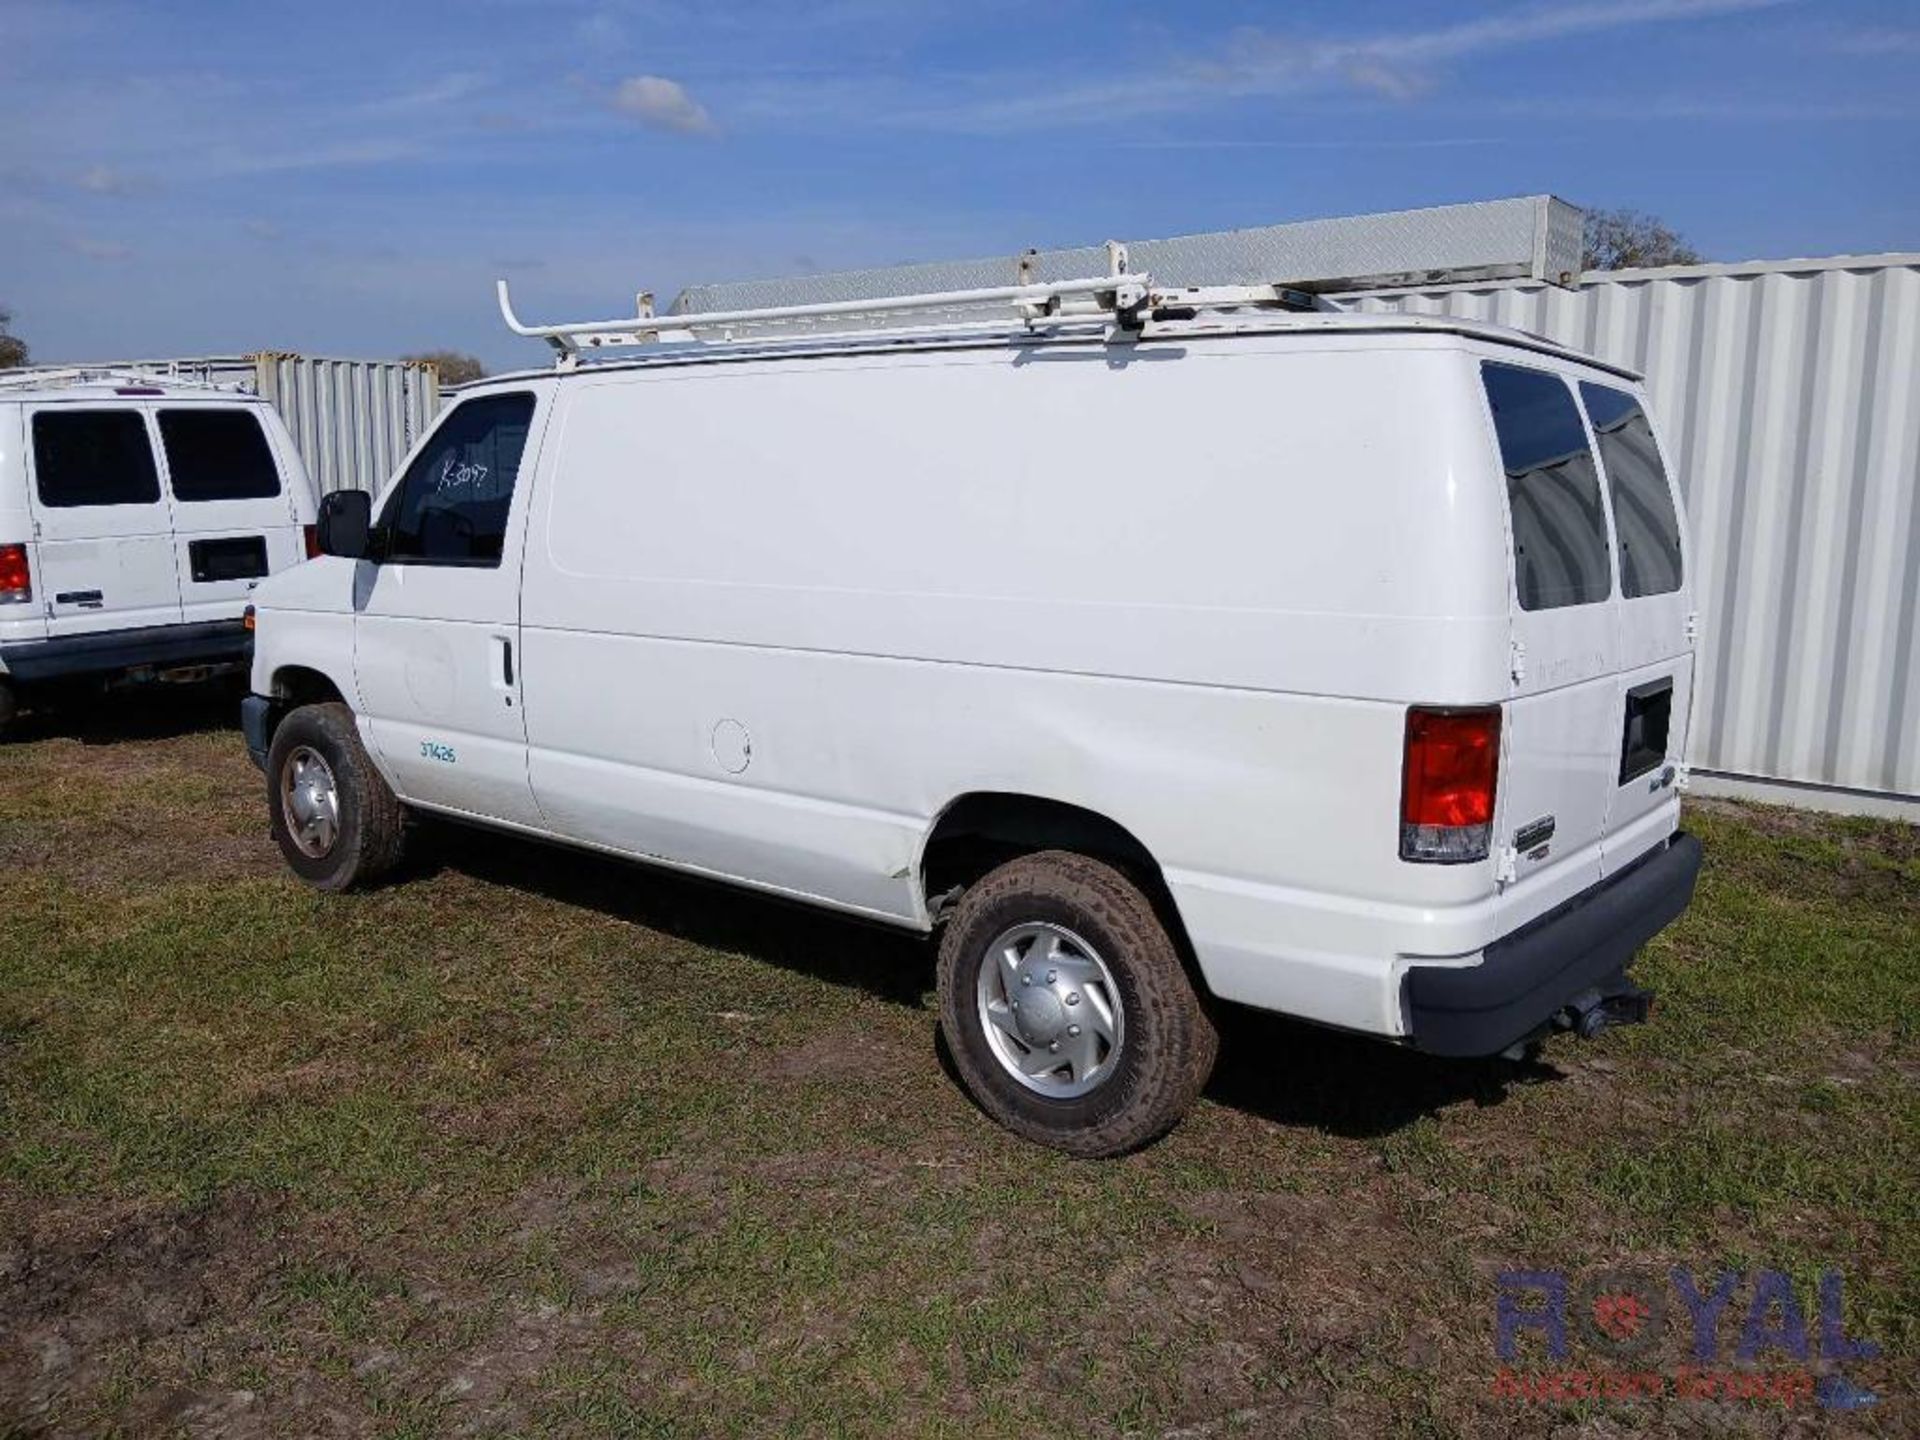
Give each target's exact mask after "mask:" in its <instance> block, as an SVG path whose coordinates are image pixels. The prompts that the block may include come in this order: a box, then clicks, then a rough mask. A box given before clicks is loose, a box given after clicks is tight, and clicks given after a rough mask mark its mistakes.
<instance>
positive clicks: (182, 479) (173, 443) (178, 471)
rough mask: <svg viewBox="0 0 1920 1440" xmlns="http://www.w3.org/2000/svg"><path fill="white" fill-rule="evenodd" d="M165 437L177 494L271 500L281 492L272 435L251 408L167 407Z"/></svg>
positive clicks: (179, 496) (162, 416) (162, 420)
mask: <svg viewBox="0 0 1920 1440" xmlns="http://www.w3.org/2000/svg"><path fill="white" fill-rule="evenodd" d="M160 442H161V444H163V445H165V446H166V448H167V479H168V481H169V482H170V483H171V484H172V486H173V497H174V499H176V500H268V499H271V498H272V497H274V496H275V495H278V494H279V493H280V473H279V471H277V470H275V469H274V466H273V452H272V451H271V450H269V449H268V448H267V437H266V436H265V435H264V434H262V433H261V430H260V422H259V421H258V420H256V419H254V417H253V416H252V415H250V414H248V413H247V412H246V411H245V410H210V409H192V410H162V411H161V412H160Z"/></svg>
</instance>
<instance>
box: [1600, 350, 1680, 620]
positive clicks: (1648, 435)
mask: <svg viewBox="0 0 1920 1440" xmlns="http://www.w3.org/2000/svg"><path fill="white" fill-rule="evenodd" d="M1580 398H1581V399H1582V400H1584V401H1585V402H1586V405H1587V418H1588V419H1589V420H1591V421H1592V422H1593V434H1594V438H1595V439H1596V440H1598V441H1599V443H1600V464H1601V465H1602V466H1603V467H1604V468H1605V469H1606V472H1607V491H1608V493H1609V494H1610V495H1611V496H1612V499H1613V528H1614V531H1615V533H1617V534H1618V535H1619V537H1620V590H1621V593H1622V594H1624V595H1625V596H1626V597H1627V599H1629V600H1632V599H1634V598H1635V597H1636V596H1640V595H1669V594H1671V593H1672V592H1674V591H1675V590H1678V589H1679V588H1680V521H1679V519H1678V518H1677V517H1676V516H1675V514H1674V509H1673V490H1672V488H1671V487H1670V486H1669V485H1668V484H1667V470H1666V467H1665V466H1664V465H1662V464H1661V463H1660V451H1659V448H1658V447H1657V446H1656V445H1655V444H1654V443H1653V427H1652V426H1651V425H1649V424H1648V423H1647V414H1646V411H1644V410H1642V409H1641V408H1640V402H1639V401H1637V400H1635V399H1634V398H1633V397H1632V396H1631V395H1628V394H1625V393H1623V392H1621V391H1619V390H1612V389H1609V388H1608V387H1606V386H1605V385H1593V384H1588V383H1585V382H1582V384H1581V386H1580Z"/></svg>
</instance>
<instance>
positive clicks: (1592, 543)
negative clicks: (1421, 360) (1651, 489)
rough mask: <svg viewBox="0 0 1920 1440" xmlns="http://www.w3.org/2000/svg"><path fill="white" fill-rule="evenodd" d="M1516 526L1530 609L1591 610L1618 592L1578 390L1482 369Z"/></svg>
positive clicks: (1525, 604) (1516, 370) (1521, 584)
mask: <svg viewBox="0 0 1920 1440" xmlns="http://www.w3.org/2000/svg"><path fill="white" fill-rule="evenodd" d="M1481 378H1482V380H1483V381H1484V383H1485V385H1486V387H1487V404H1488V406H1489V407H1490V408H1491V409H1492V411H1493V428H1494V430H1495V432H1496V434H1497V435H1498V436H1499V440H1500V461H1501V464H1502V465H1503V466H1504V467H1505V469H1506V472H1507V509H1508V512H1509V514H1510V515H1511V517H1512V524H1513V583H1514V593H1515V596H1516V597H1517V598H1518V600H1519V602H1520V608H1521V609H1522V610H1556V609H1559V608H1560V607H1561V606H1565V605H1588V604H1592V603H1593V602H1594V601H1596V600H1604V599H1606V598H1607V596H1608V595H1609V594H1610V593H1611V592H1612V589H1613V580H1612V574H1611V569H1612V567H1611V564H1610V561H1609V557H1608V554H1607V517H1606V510H1605V508H1604V507H1603V506H1602V504H1601V501H1600V476H1599V472H1598V470H1597V469H1596V468H1595V466H1594V463H1593V451H1592V449H1591V448H1590V447H1589V446H1588V444H1587V430H1586V426H1584V425H1583V424H1581V423H1580V408H1579V406H1577V405H1575V404H1574V401H1573V391H1572V390H1570V389H1568V388H1567V384H1566V382H1565V381H1564V380H1562V379H1560V378H1559V377H1558V376H1557V375H1549V374H1547V373H1546V372H1545V371H1543V370H1527V369H1523V368H1521V367H1520V366H1518V365H1498V364H1487V365H1483V366H1481Z"/></svg>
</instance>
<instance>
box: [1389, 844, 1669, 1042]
mask: <svg viewBox="0 0 1920 1440" xmlns="http://www.w3.org/2000/svg"><path fill="white" fill-rule="evenodd" d="M1700 855H1701V851H1700V842H1699V840H1698V839H1696V838H1695V837H1694V836H1692V835H1688V834H1685V833H1679V834H1675V835H1674V836H1673V838H1672V839H1671V840H1669V841H1668V842H1667V844H1666V845H1665V846H1664V847H1662V848H1660V849H1657V850H1654V851H1652V852H1651V853H1650V854H1649V855H1648V856H1647V857H1646V858H1645V859H1643V860H1641V861H1639V862H1638V863H1637V864H1635V865H1633V866H1632V867H1631V868H1629V869H1627V870H1624V871H1622V872H1621V873H1620V874H1618V875H1614V876H1612V877H1610V878H1608V879H1607V880H1604V881H1602V882H1601V883H1600V884H1598V885H1596V886H1594V887H1593V888H1592V889H1591V890H1588V891H1585V892H1584V893H1582V894H1580V895H1577V896H1575V897H1574V898H1573V899H1572V900H1570V901H1568V902H1567V903H1566V904H1564V905H1562V906H1560V907H1559V908H1558V909H1555V910H1551V911H1549V912H1547V913H1546V914H1545V915H1542V916H1541V917H1540V918H1539V919H1537V920H1535V921H1533V922H1532V923H1531V924H1529V925H1526V926H1524V927H1523V928H1521V929H1519V930H1516V931H1515V932H1514V933H1513V934H1511V935H1507V936H1504V937H1502V938H1501V939H1499V940H1496V941H1495V942H1494V943H1493V944H1491V945H1489V946H1487V948H1486V951H1485V952H1484V955H1483V958H1482V959H1481V962H1480V963H1479V964H1478V965H1474V966H1470V967H1468V968H1465V969H1460V968H1452V967H1441V966H1415V967H1414V968H1412V969H1410V970H1408V971H1407V975H1406V981H1405V990H1404V992H1403V999H1404V1003H1405V1014H1406V1021H1407V1038H1408V1039H1409V1040H1410V1041H1411V1042H1412V1044H1413V1045H1414V1047H1415V1048H1416V1049H1420V1050H1425V1051H1428V1052H1429V1053H1431V1054H1434V1055H1457V1056H1467V1055H1498V1054H1499V1053H1500V1052H1501V1051H1503V1050H1506V1049H1508V1048H1510V1047H1511V1046H1513V1045H1516V1044H1518V1043H1520V1042H1521V1041H1524V1040H1527V1039H1529V1038H1531V1037H1533V1036H1535V1035H1538V1034H1540V1033H1542V1032H1544V1031H1546V1030H1547V1029H1549V1028H1550V1027H1551V1026H1552V1024H1553V1020H1554V1017H1555V1016H1556V1015H1558V1014H1559V1013H1560V1012H1561V1011H1562V1010H1564V1009H1566V1008H1567V1006H1568V1004H1569V1002H1570V1001H1572V1000H1574V999H1575V997H1577V996H1579V995H1581V994H1582V993H1583V992H1586V991H1591V990H1598V991H1599V992H1600V993H1601V994H1602V995H1603V996H1604V995H1607V994H1609V993H1615V992H1619V991H1621V990H1623V989H1625V988H1626V986H1627V981H1626V968H1627V963H1628V962H1629V961H1630V960H1632V959H1633V957H1634V955H1635V953H1636V952H1638V951H1639V949H1640V947H1641V946H1643V945H1645V944H1646V943H1647V941H1649V940H1651V939H1652V938H1653V937H1654V936H1655V935H1658V934H1659V933H1660V932H1661V931H1662V930H1664V929H1666V927H1667V926H1668V925H1671V924H1672V923H1673V922H1674V921H1675V920H1676V919H1678V918H1679V916H1680V914H1681V912H1682V911H1684V910H1685V909H1686V908H1687V904H1688V902H1689V901H1690V900H1692V899H1693V886H1694V882H1695V881H1696V880H1697V879H1698V878H1699V875H1700Z"/></svg>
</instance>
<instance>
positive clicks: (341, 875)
mask: <svg viewBox="0 0 1920 1440" xmlns="http://www.w3.org/2000/svg"><path fill="white" fill-rule="evenodd" d="M303 750H304V751H311V752H312V753H313V754H316V755H318V756H319V757H320V759H321V760H323V761H325V762H326V767H327V769H328V770H329V771H330V772H331V773H332V777H333V793H334V796H335V797H336V804H337V810H338V820H337V823H336V825H335V827H334V832H333V835H332V837H331V843H330V844H328V845H327V846H326V848H325V849H324V850H323V851H322V853H320V854H317V855H316V854H309V853H308V852H307V850H305V849H303V848H302V845H301V843H300V842H299V841H298V840H296V839H295V837H294V833H293V820H292V817H291V816H290V815H289V813H288V812H289V809H290V808H291V806H290V804H289V802H288V800H287V798H286V796H285V794H284V782H285V779H286V776H287V773H288V770H287V767H288V763H289V761H290V760H291V759H292V758H293V757H294V756H295V754H296V752H300V751H303ZM267 813H268V816H269V823H270V825H271V826H272V829H273V838H274V841H275V842H276V843H277V844H278V845H279V846H280V853H281V854H282V855H284V856H286V857H287V864H288V865H290V866H291V867H292V868H293V872H294V874H296V875H298V876H299V877H300V878H301V879H302V880H304V881H306V882H307V883H308V884H309V885H311V886H313V887H314V888H315V889H316V890H347V889H352V888H354V887H357V886H366V885H371V884H373V883H374V882H376V881H378V880H380V879H381V878H382V877H383V876H385V875H387V874H389V873H390V872H391V871H392V870H393V869H394V867H395V866H397V865H398V864H399V863H400V857H401V853H402V851H403V850H404V848H405V845H406V838H407V815H406V810H405V808H404V807H402V805H401V804H400V801H399V800H398V799H397V798H396V797H395V795H394V793H393V791H392V790H390V789H388V788H387V782H386V781H385V780H383V779H382V778H381V777H380V772H379V771H378V770H376V769H374V767H373V761H372V760H371V759H370V758H368V756H367V752H366V750H365V749H364V748H363V747H362V746H361V744H360V736H359V733H358V732H357V731H356V730H355V729H354V725H353V712H352V711H351V710H349V709H348V708H347V707H346V706H345V705H342V704H340V703H339V702H338V701H330V702H328V703H326V704H324V705H302V706H301V707H300V708H299V709H297V710H295V711H294V712H293V713H292V714H290V715H288V716H287V718H286V719H284V720H282V721H281V722H280V725H279V727H278V728H277V729H276V730H275V731H274V732H273V740H272V742H271V743H270V744H269V745H268V747H267Z"/></svg>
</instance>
